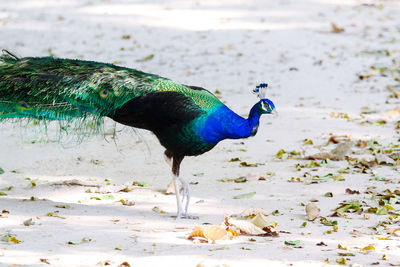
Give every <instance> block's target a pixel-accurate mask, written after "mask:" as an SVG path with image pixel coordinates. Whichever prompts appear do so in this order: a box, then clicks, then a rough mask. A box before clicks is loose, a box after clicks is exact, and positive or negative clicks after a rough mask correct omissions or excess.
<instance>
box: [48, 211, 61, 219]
mask: <svg viewBox="0 0 400 267" xmlns="http://www.w3.org/2000/svg"><path fill="white" fill-rule="evenodd" d="M46 216H47V217H55V218H60V219H66V218H65V217H63V216H60V215H58V213H57V212H49V213H47V214H46Z"/></svg>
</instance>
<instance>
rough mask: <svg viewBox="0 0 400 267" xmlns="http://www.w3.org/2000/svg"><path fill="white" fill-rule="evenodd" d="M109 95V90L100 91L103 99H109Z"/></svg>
mask: <svg viewBox="0 0 400 267" xmlns="http://www.w3.org/2000/svg"><path fill="white" fill-rule="evenodd" d="M108 95H109V92H108V90H107V89H103V90H101V91H100V96H101V97H108Z"/></svg>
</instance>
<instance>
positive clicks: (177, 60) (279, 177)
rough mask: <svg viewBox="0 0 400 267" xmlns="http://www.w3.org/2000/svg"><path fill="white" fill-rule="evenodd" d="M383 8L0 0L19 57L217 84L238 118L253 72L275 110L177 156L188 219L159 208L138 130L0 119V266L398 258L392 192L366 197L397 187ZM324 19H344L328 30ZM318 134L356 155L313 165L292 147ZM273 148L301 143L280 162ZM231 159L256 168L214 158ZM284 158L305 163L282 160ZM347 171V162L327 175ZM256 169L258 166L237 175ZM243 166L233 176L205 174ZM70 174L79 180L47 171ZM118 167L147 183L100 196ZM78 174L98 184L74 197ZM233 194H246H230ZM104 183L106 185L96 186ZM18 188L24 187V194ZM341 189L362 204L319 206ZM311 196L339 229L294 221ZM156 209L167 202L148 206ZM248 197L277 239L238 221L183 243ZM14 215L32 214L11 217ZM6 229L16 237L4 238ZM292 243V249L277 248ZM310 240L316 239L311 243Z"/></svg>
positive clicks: (156, 175)
mask: <svg viewBox="0 0 400 267" xmlns="http://www.w3.org/2000/svg"><path fill="white" fill-rule="evenodd" d="M399 12H400V5H399V4H398V1H361V0H359V1H351V0H342V1H340V0H279V1H275V0H270V1H255V0H252V1H245V0H230V1H226V0H221V1H211V0H198V1H191V0H188V1H183V0H181V1H162V0H151V1H128V0H126V1H122V0H119V1H118V0H115V1H114V0H109V1H100V0H92V1H78V0H64V1H55V0H52V1H44V0H35V1H28V0H26V1H22V0H21V1H20V0H18V1H7V0H2V1H0V47H2V48H7V49H9V50H10V51H13V52H15V53H16V54H18V55H20V56H47V55H49V54H51V55H54V56H57V57H68V58H80V59H87V60H96V61H103V62H114V63H116V64H119V65H124V66H128V67H132V68H137V69H141V70H144V71H147V72H151V73H157V74H159V75H162V76H165V77H168V78H171V79H173V80H175V81H177V82H181V83H184V84H192V85H197V86H203V87H205V88H208V89H209V90H211V91H215V90H216V89H218V90H219V91H220V92H221V97H222V100H223V101H224V102H225V103H227V105H228V106H229V107H231V108H232V109H233V110H235V111H236V112H237V113H238V114H240V115H243V116H247V114H248V111H249V109H250V108H251V106H252V105H253V104H254V103H255V102H256V101H257V99H256V98H255V96H253V95H252V94H251V93H250V92H251V89H252V88H253V87H254V86H255V85H257V84H258V83H260V82H267V83H269V85H270V88H269V90H268V98H270V99H272V100H273V101H274V103H275V105H276V107H277V110H278V111H279V117H278V118H275V119H274V118H271V117H269V116H265V117H263V118H262V121H261V126H260V129H259V132H258V134H257V136H255V137H254V138H250V139H246V140H227V141H223V142H221V143H220V144H219V145H218V146H217V147H216V148H214V149H213V150H212V151H210V152H208V153H206V154H205V155H202V156H199V157H196V158H193V157H192V158H186V159H185V160H184V162H183V164H182V168H181V172H182V175H183V177H185V178H186V179H187V180H188V181H190V182H192V183H193V184H192V185H191V188H192V196H193V198H192V203H191V205H190V212H192V213H196V214H198V215H199V216H200V219H199V220H175V219H174V218H172V217H171V216H172V215H174V214H175V212H176V203H175V197H174V196H173V195H165V194H163V193H162V192H163V190H165V188H166V186H167V184H168V182H169V179H170V171H169V167H168V166H167V164H165V162H164V159H163V155H162V153H163V149H162V147H161V146H160V145H159V143H158V141H157V140H156V138H155V137H154V136H153V135H152V134H150V133H147V132H144V131H138V132H136V133H135V132H133V131H132V130H130V129H128V128H124V127H122V126H120V125H117V131H118V134H117V137H116V139H115V140H114V139H112V138H111V137H110V136H107V137H106V138H103V137H101V136H100V137H93V138H91V139H89V140H87V141H86V142H83V143H82V144H81V145H79V146H73V147H70V148H63V146H62V145H60V144H58V143H55V142H43V141H42V142H37V140H38V135H37V134H35V131H37V129H36V130H35V129H34V128H31V127H28V128H24V129H23V130H20V128H19V126H18V124H10V123H3V124H1V126H0V127H1V128H0V167H1V168H2V169H3V170H4V173H3V174H1V175H0V192H3V193H4V194H5V195H3V196H0V211H2V213H0V215H1V216H0V235H1V238H0V239H2V240H3V241H0V265H1V266H10V265H12V266H39V265H46V262H47V263H50V264H51V265H54V266H94V265H96V264H97V265H99V266H106V265H107V264H110V265H111V266H118V265H119V264H121V263H123V262H127V263H129V264H130V266H326V265H329V264H340V263H341V264H347V265H353V266H370V265H373V264H376V265H378V264H379V266H394V265H395V266H399V265H400V243H399V241H400V238H399V237H398V235H396V231H395V229H398V228H399V227H400V226H399V221H398V219H397V215H396V214H398V212H399V209H400V205H399V204H397V203H396V199H397V200H398V198H399V197H400V196H399V195H397V196H396V195H395V194H394V195H392V196H393V197H392V198H391V200H390V202H388V203H381V204H386V205H387V206H383V205H381V206H379V203H378V202H379V200H380V198H381V195H380V193H382V194H383V195H385V194H388V193H387V192H386V193H383V191H384V190H385V189H390V190H391V191H394V190H395V189H399V182H400V175H399V171H398V161H397V162H396V153H397V155H398V153H399V148H398V147H397V146H398V139H399V137H400V136H399V132H398V130H396V129H395V128H396V122H397V120H399V111H398V110H395V108H396V107H399V101H398V99H397V98H396V97H398V96H399V95H400V94H398V93H397V92H396V91H395V92H393V91H392V92H390V91H389V90H388V87H387V86H389V88H394V89H393V90H398V88H397V89H396V87H395V86H396V84H397V85H398V81H395V78H396V77H399V62H398V58H399V45H400V41H399V31H400V28H399V25H400V17H399V16H397V15H396V14H399ZM331 23H335V24H336V25H337V27H339V28H343V29H344V31H343V32H341V30H340V29H337V30H336V31H337V33H335V32H333V28H332V26H331ZM149 55H154V56H153V57H152V58H151V57H150V59H149V58H147V59H148V60H143V59H145V58H146V57H148V56H149ZM396 60H397V61H396ZM396 64H397V65H396ZM371 66H374V67H375V68H371ZM360 75H361V76H362V77H361V78H363V79H360ZM363 75H364V76H363ZM388 112H389V113H388ZM397 127H398V126H397ZM52 134H53V132H52V130H50V132H49V135H52ZM331 136H346V137H341V138H339V139H340V140H339V141H342V142H346V140H347V141H348V140H351V141H352V142H353V145H352V146H351V151H349V152H348V156H349V157H350V158H359V159H362V158H365V160H364V165H363V164H361V163H359V162H356V161H355V160H351V159H350V158H347V159H348V160H341V161H330V162H328V164H322V165H321V167H318V166H310V165H309V164H310V163H309V161H306V160H303V159H302V158H303V157H304V155H309V154H313V153H317V152H319V150H320V149H322V150H325V151H329V150H330V149H332V148H335V146H336V144H332V143H330V144H329V146H326V144H327V143H328V140H329V138H330V137H331ZM35 138H36V142H32V140H35ZM304 139H309V140H312V141H313V144H308V145H307V144H305V143H306V142H304ZM359 140H361V141H359ZM363 141H366V142H363ZM374 141H376V142H374ZM309 143H310V142H309ZM357 144H358V146H357ZM280 149H284V150H285V151H293V150H295V151H299V152H301V154H300V155H297V156H296V155H295V156H293V158H292V159H285V158H286V157H287V154H284V155H283V159H278V158H277V157H276V153H277V152H278V151H279V150H280ZM376 155H378V157H386V161H388V162H387V163H384V162H382V161H381V160H379V159H378V160H375V158H376ZM379 155H381V156H379ZM382 155H383V156H382ZM388 156H390V157H391V159H392V160H390V159H387V157H388ZM236 157H238V158H240V160H241V161H245V162H247V163H249V164H255V163H257V164H258V166H257V167H242V166H240V164H239V163H240V162H230V160H231V159H232V158H236ZM397 157H398V156H397ZM393 159H394V161H393ZM376 161H378V163H382V164H378V165H376V164H374V163H373V162H376ZM317 162H320V161H319V160H318V161H317ZM366 162H367V163H366ZM368 162H369V163H368ZM298 163H299V164H303V165H308V167H312V168H307V166H305V167H304V166H303V167H299V168H297V169H296V168H295V166H296V164H298ZM360 166H361V167H360ZM362 166H364V167H362ZM346 167H349V171H348V172H349V173H339V172H338V171H339V170H340V169H344V168H346ZM362 169H363V171H360V170H362ZM329 173H331V174H332V176H330V175H327V174H329ZM257 175H261V176H264V177H266V178H267V179H266V180H257V179H251V178H252V177H253V176H255V177H258V176H257ZM317 175H318V176H319V177H324V176H325V178H320V179H319V180H318V177H317ZM326 175H327V176H326ZM336 175H342V177H343V178H344V181H340V180H342V179H333V178H332V177H339V176H336ZM241 176H248V178H249V179H248V181H247V182H245V183H235V182H232V181H231V182H229V181H227V182H221V181H220V180H221V179H236V178H238V177H241ZM292 177H293V179H292ZM26 178H30V179H31V180H27V179H26ZM72 179H77V180H78V181H80V182H81V183H82V184H83V185H70V186H67V185H56V184H57V183H58V184H60V183H62V182H63V181H68V180H72ZM133 181H139V182H143V183H146V185H147V186H145V187H135V188H134V190H132V191H130V192H116V191H117V190H116V189H118V188H121V187H123V186H124V185H131V184H132V182H133ZM195 183H197V184H195ZM84 185H98V186H100V188H98V191H100V193H87V192H86V191H87V190H89V192H95V191H96V187H93V186H91V187H90V186H84ZM10 186H12V188H11V190H7V189H10V188H8V187H10ZM346 188H350V189H352V190H358V191H359V192H360V194H352V195H351V194H348V193H346V191H345V190H346ZM106 192H110V193H107V194H101V193H106ZM249 192H256V194H255V195H254V196H253V197H251V198H245V199H233V196H235V195H239V194H243V193H249ZM327 192H331V193H332V197H329V196H330V194H328V196H325V194H326V193H327ZM109 195H112V197H113V198H114V199H109V200H107V199H103V200H96V197H97V198H100V199H102V198H104V196H109ZM31 197H34V200H35V201H24V199H28V200H29V199H30V198H31ZM93 197H94V198H93ZM105 198H107V197H105ZM120 199H127V200H130V201H133V202H135V205H133V206H126V205H122V204H121V202H117V201H118V200H120ZM350 200H358V202H356V203H358V204H357V205H359V206H361V208H362V209H363V210H364V211H363V212H360V211H359V212H358V213H357V212H356V213H350V212H349V211H353V210H351V209H350V210H349V211H347V212H343V213H341V214H340V215H341V216H340V217H328V216H329V215H331V214H332V213H334V211H332V210H333V209H335V208H337V207H339V206H340V203H341V202H343V201H350ZM311 201H314V204H315V205H317V206H318V207H319V208H320V209H321V211H320V214H321V216H323V217H326V219H327V220H333V221H337V227H333V226H326V225H324V224H322V223H321V220H320V218H317V219H316V220H315V221H313V222H310V221H308V222H307V219H306V216H305V209H304V204H308V203H310V202H311ZM65 205H68V206H65ZM56 206H58V207H56ZM155 206H157V207H159V209H161V210H163V211H165V213H158V212H155V211H153V208H154V207H155ZM388 206H390V207H392V208H393V209H391V208H389V207H388ZM60 207H61V208H60ZM63 207H66V208H63ZM249 207H258V208H263V209H265V210H266V211H268V212H269V213H271V214H270V215H269V216H268V219H269V220H271V221H275V222H277V223H278V230H279V231H281V232H280V236H279V237H258V236H256V237H251V236H245V235H240V236H239V237H236V238H234V239H232V240H225V241H220V242H217V244H194V243H193V242H192V241H190V240H187V238H186V237H187V235H188V233H190V232H191V230H192V229H193V227H194V226H196V225H202V224H204V223H210V224H219V223H221V222H222V221H223V219H224V216H227V215H231V214H238V213H240V212H242V211H243V210H244V209H246V208H249ZM370 207H379V208H381V210H380V212H377V211H375V210H371V209H370ZM382 208H383V209H384V210H383V212H382ZM368 209H370V211H369V213H367V210H368ZM276 210H279V213H277V212H275V213H274V215H272V213H273V212H274V211H276ZM376 213H378V214H381V215H377V214H376ZM49 215H56V216H59V217H54V216H49ZM30 218H32V223H34V224H33V225H30V226H25V225H24V224H23V222H24V221H25V220H28V219H30ZM304 222H307V225H305V227H302V224H303V223H304ZM382 222H383V223H382ZM28 225H29V224H28ZM391 229H392V230H391ZM7 236H8V237H10V236H13V237H14V238H15V239H16V240H19V241H21V242H20V243H18V244H15V243H13V242H11V241H10V242H6V241H7ZM82 239H84V240H86V241H87V242H81V241H82ZM295 240H300V243H299V245H297V246H295V247H294V246H291V245H286V244H285V241H295ZM321 241H322V242H323V243H324V244H325V245H326V246H325V245H322V246H318V245H317V243H320V242H321ZM71 242H72V244H71ZM68 243H70V244H68ZM338 245H340V246H339V247H338ZM340 247H342V248H340ZM371 247H373V248H374V250H371V249H372V248H371ZM343 248H346V249H347V250H344V249H343ZM368 248H369V249H370V250H368ZM343 253H344V254H343ZM41 259H42V260H41ZM126 266H127V265H126Z"/></svg>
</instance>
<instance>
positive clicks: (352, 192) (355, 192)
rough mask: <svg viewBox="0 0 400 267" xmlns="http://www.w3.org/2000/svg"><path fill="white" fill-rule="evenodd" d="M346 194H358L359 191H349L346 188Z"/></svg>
mask: <svg viewBox="0 0 400 267" xmlns="http://www.w3.org/2000/svg"><path fill="white" fill-rule="evenodd" d="M346 194H350V195H354V194H357V195H358V194H360V191H358V190H351V189H350V188H346Z"/></svg>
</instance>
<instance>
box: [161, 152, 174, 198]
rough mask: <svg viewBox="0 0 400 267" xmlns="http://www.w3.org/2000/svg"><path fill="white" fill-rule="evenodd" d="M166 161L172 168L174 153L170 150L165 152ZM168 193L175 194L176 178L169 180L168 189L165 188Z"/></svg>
mask: <svg viewBox="0 0 400 267" xmlns="http://www.w3.org/2000/svg"><path fill="white" fill-rule="evenodd" d="M164 159H165V162H167V164H168V165H169V166H170V167H171V168H172V153H171V152H170V151H168V150H165V152H164ZM165 193H166V194H167V195H172V194H175V178H172V180H171V182H169V184H168V186H167V190H165Z"/></svg>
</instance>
